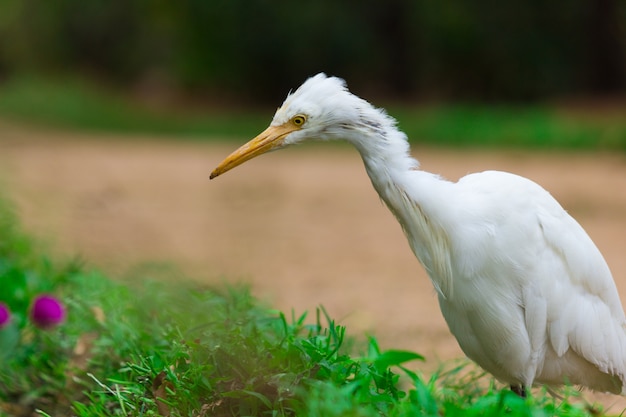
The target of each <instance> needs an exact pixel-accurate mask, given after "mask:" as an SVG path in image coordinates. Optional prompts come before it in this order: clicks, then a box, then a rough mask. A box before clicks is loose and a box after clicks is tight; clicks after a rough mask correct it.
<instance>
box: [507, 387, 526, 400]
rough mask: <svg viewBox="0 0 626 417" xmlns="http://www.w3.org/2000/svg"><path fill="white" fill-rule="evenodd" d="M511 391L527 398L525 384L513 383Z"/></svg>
mask: <svg viewBox="0 0 626 417" xmlns="http://www.w3.org/2000/svg"><path fill="white" fill-rule="evenodd" d="M511 391H513V392H514V393H516V394H517V395H519V396H520V397H522V398H526V395H527V392H526V387H525V386H523V385H511Z"/></svg>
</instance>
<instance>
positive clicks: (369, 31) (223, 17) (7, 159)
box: [0, 0, 626, 358]
mask: <svg viewBox="0 0 626 417" xmlns="http://www.w3.org/2000/svg"><path fill="white" fill-rule="evenodd" d="M319 71H324V72H326V73H328V74H331V75H337V76H340V77H342V78H345V79H346V80H347V82H348V86H349V87H350V89H351V90H352V91H353V92H355V93H356V94H358V95H360V96H362V97H364V98H365V99H367V100H368V101H370V102H372V103H374V104H375V105H377V106H381V107H386V108H387V110H388V112H389V113H390V114H391V115H392V116H394V117H397V118H398V120H399V125H400V127H401V129H402V130H404V131H406V132H407V134H408V135H409V137H410V138H411V140H412V141H413V145H414V146H413V148H414V150H415V151H414V152H415V153H416V155H417V156H418V157H419V159H420V160H421V162H422V166H423V167H424V168H425V169H427V170H430V171H435V172H438V173H441V174H443V175H444V176H446V177H448V178H451V179H456V178H458V177H460V176H462V175H464V174H466V173H468V172H472V171H480V170H486V169H502V170H506V171H512V172H516V173H519V174H521V175H525V176H528V177H530V178H531V179H533V180H536V181H537V182H539V183H540V184H542V185H544V186H545V187H546V188H547V189H548V190H549V191H550V192H552V193H553V194H554V195H555V196H556V197H557V198H558V199H559V201H560V202H561V203H562V204H563V205H564V206H565V208H566V209H568V210H569V211H570V212H571V213H572V214H573V215H574V216H575V217H576V218H577V219H578V220H579V221H580V222H581V223H582V224H583V226H584V227H585V228H586V229H587V230H588V231H589V233H590V234H591V236H592V238H593V239H594V240H595V241H596V242H597V243H598V246H599V247H600V249H601V250H602V251H603V253H604V254H605V256H606V258H607V261H608V262H609V264H610V265H611V268H613V272H614V274H615V276H616V279H617V277H619V280H618V287H620V291H621V294H622V296H624V295H626V259H625V258H624V256H623V252H624V251H623V248H624V246H625V245H626V242H625V241H624V230H626V1H624V0H550V1H543V0H509V1H505V2H496V1H485V0H440V1H424V0H388V1H384V2H383V1H374V0H358V1H357V0H346V1H336V0H301V1H298V2H293V1H286V0H273V1H270V0H179V1H165V0H153V1H146V0H87V1H85V0H55V1H44V0H0V185H1V188H2V191H4V192H6V193H7V194H8V195H9V198H10V199H11V200H12V201H14V202H15V204H16V207H17V209H18V210H19V213H20V216H21V218H22V219H23V221H24V223H25V226H26V227H27V229H28V230H29V231H31V232H32V233H34V234H36V235H37V236H39V237H43V238H44V239H46V240H48V241H49V242H50V243H51V246H52V247H53V249H54V250H56V251H57V252H60V253H62V254H64V255H67V256H72V254H79V255H80V256H83V257H84V258H85V259H86V260H87V261H88V262H90V263H95V264H96V265H98V266H99V267H102V268H108V269H111V270H114V271H116V273H118V276H126V277H129V278H134V277H136V276H137V273H138V267H137V265H140V267H139V269H142V268H143V270H144V271H146V270H147V271H148V272H149V274H157V275H158V274H164V271H166V272H167V271H171V269H169V267H168V265H177V266H180V267H181V268H182V269H183V271H184V272H185V273H186V274H189V275H191V276H193V277H197V278H200V279H204V280H207V281H213V282H214V281H219V280H226V281H231V280H244V281H246V282H250V283H251V284H252V286H253V290H254V292H255V294H258V295H261V296H263V297H264V298H267V299H269V300H270V301H271V302H272V303H273V305H275V306H276V307H278V308H282V309H285V310H286V311H289V310H290V309H291V308H295V309H296V311H298V312H300V311H303V310H309V311H314V309H315V307H316V306H317V305H319V304H323V305H325V306H326V307H327V309H328V311H329V312H330V314H331V316H334V317H339V318H344V319H345V320H344V321H343V322H342V324H348V325H349V326H351V327H350V328H351V329H353V330H352V331H358V330H359V329H366V330H372V331H375V332H376V334H377V335H379V336H380V340H381V341H382V343H383V344H384V345H385V346H393V347H395V348H403V347H404V348H408V349H412V350H417V351H420V352H422V353H424V354H426V355H427V357H435V358H437V357H438V358H448V357H455V356H461V355H462V354H461V353H460V351H459V350H458V347H457V346H456V343H455V342H454V340H453V339H452V337H451V336H450V334H449V332H448V330H447V328H446V326H445V324H444V323H443V319H442V318H441V316H440V314H439V313H438V308H437V305H436V299H435V297H434V295H433V292H432V288H431V286H430V283H429V282H428V279H427V277H426V276H425V274H424V272H423V270H422V268H421V267H420V266H419V265H418V263H417V261H416V260H415V259H414V257H413V256H412V254H411V253H410V250H409V248H408V245H407V244H406V242H405V239H404V237H403V235H402V231H401V230H400V227H399V226H398V225H397V224H396V222H395V220H394V219H393V217H392V216H391V215H390V214H389V213H388V212H387V211H386V210H385V208H384V207H382V206H381V204H380V202H379V200H378V198H377V196H376V194H375V192H374V190H372V188H371V185H370V184H369V181H368V180H367V178H366V175H365V173H364V171H363V168H362V166H361V165H362V164H361V161H360V160H359V158H358V155H357V153H356V152H355V151H354V150H352V149H345V148H344V147H342V146H330V145H327V144H324V146H322V145H320V147H315V146H303V147H301V148H297V149H293V150H289V151H285V153H283V152H280V155H274V154H272V155H267V156H263V157H262V158H259V159H258V160H254V161H251V162H249V163H248V164H246V165H244V166H242V167H240V168H238V169H237V170H234V171H233V172H229V173H228V174H227V175H225V176H224V177H220V178H219V179H217V180H215V181H212V182H211V183H209V181H208V176H209V173H210V171H211V169H212V168H213V167H214V166H215V165H216V164H217V163H218V162H219V161H220V160H221V159H222V158H223V157H224V156H226V155H227V154H228V153H229V152H230V151H232V150H233V149H234V148H235V147H237V146H238V145H240V144H241V143H243V142H244V141H246V140H247V139H250V138H251V137H252V136H253V135H255V134H256V133H258V132H260V131H262V130H263V129H264V128H265V127H266V125H267V124H268V122H269V121H270V119H271V116H272V114H273V112H274V109H275V108H276V106H278V105H280V103H281V102H282V100H283V99H284V97H285V95H286V94H287V92H288V91H289V90H290V89H295V88H297V87H298V86H299V85H300V84H301V83H302V82H303V81H304V79H306V78H307V77H308V76H311V75H313V74H315V73H317V72H319ZM141 265H143V266H145V268H144V267H143V266H141ZM146 265H147V266H146ZM168 273H169V272H168ZM172 274H174V275H176V274H177V273H175V272H172ZM176 277H178V275H176Z"/></svg>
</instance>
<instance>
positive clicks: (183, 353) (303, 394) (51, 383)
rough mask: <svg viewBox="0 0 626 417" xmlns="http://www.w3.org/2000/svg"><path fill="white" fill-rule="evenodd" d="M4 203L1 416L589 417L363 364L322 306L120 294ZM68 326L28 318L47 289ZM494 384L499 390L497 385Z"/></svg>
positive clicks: (142, 279)
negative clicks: (61, 258)
mask: <svg viewBox="0 0 626 417" xmlns="http://www.w3.org/2000/svg"><path fill="white" fill-rule="evenodd" d="M16 224H17V222H16V221H15V216H14V215H13V214H11V213H10V211H7V210H6V209H5V208H3V206H2V205H0V235H1V236H2V242H3V244H2V246H0V261H1V262H2V263H1V265H2V268H3V269H2V270H0V279H2V283H3V285H2V286H1V288H2V293H1V294H0V299H2V301H4V302H6V303H7V304H8V305H10V306H11V309H12V310H13V312H14V314H16V315H20V317H19V318H18V319H16V320H15V321H13V322H12V324H11V326H10V327H5V328H3V329H0V344H1V345H2V346H1V353H2V354H3V356H2V357H0V363H1V366H0V416H5V415H6V416H8V415H12V416H30V415H33V414H34V413H37V414H39V415H44V416H52V415H75V416H78V417H93V416H96V417H98V416H102V417H104V416H157V415H161V416H209V415H217V416H231V415H232V416H249V415H256V416H277V417H279V416H294V415H296V416H320V417H321V416H323V417H333V416H342V417H343V416H363V417H369V416H372V417H373V416H381V415H382V416H390V417H395V416H398V417H399V416H406V415H415V416H440V415H446V416H499V415H503V414H506V415H511V416H524V417H525V416H552V415H555V416H576V417H578V416H581V417H582V416H589V415H592V414H593V413H592V412H591V411H588V410H587V409H586V408H584V407H582V406H579V405H575V404H573V403H570V402H569V401H568V396H567V394H569V393H568V392H567V391H566V392H565V394H566V398H565V400H564V401H562V402H561V401H559V402H556V401H555V400H554V399H552V398H549V397H547V396H546V394H545V393H544V392H539V393H537V395H535V396H533V397H531V398H529V399H526V400H524V399H521V398H519V397H517V396H516V395H515V394H513V393H512V392H510V391H509V390H508V389H504V390H500V389H497V388H496V387H495V386H494V385H493V383H491V382H489V381H488V380H486V379H485V378H483V375H482V373H478V372H477V371H473V370H472V369H471V368H468V367H467V366H465V365H457V364H452V365H453V367H452V368H451V369H449V370H441V371H440V372H438V373H435V374H434V375H433V376H431V377H430V378H425V377H424V376H423V375H421V374H420V373H418V372H415V371H414V370H410V369H408V368H407V366H408V365H407V364H409V363H412V362H413V361H416V360H417V361H420V360H423V357H422V356H421V355H419V354H417V353H414V352H407V351H398V350H383V349H381V348H380V346H379V345H378V343H377V341H376V339H375V338H373V337H371V338H370V339H369V341H368V343H367V346H366V349H365V353H364V354H363V355H362V356H351V353H352V352H351V351H349V350H348V349H347V345H349V344H346V333H345V328H343V327H342V326H339V325H337V324H336V323H335V322H334V320H332V318H331V317H329V315H328V314H327V312H326V311H325V310H324V309H323V308H320V309H318V310H317V314H316V316H315V318H314V320H313V322H312V323H310V322H309V321H308V320H307V314H306V313H305V314H301V315H296V314H294V313H292V314H291V316H290V317H289V318H288V317H287V316H285V314H283V313H281V312H278V311H275V310H270V309H267V308H265V307H263V306H260V305H259V304H258V302H257V301H256V300H255V299H254V298H253V297H252V296H251V295H250V293H249V291H248V290H247V289H246V288H241V287H228V286H223V285H222V286H219V287H214V288H207V287H198V286H194V285H191V284H188V285H181V284H180V282H178V283H167V282H159V281H155V280H151V279H150V276H146V275H143V276H136V277H135V280H134V281H133V282H132V283H131V282H128V283H124V282H116V281H112V280H110V279H108V278H107V277H105V276H103V275H102V274H100V273H98V272H94V271H89V270H87V269H86V268H85V267H84V266H80V265H77V264H76V263H72V264H70V265H69V266H64V267H58V266H55V265H53V263H52V262H50V261H47V260H45V259H44V258H41V257H40V255H39V253H38V250H37V249H35V247H34V246H33V244H32V243H30V241H29V240H28V239H27V238H26V237H24V236H23V235H22V234H21V233H20V232H19V229H18V227H17V226H16ZM44 290H45V291H48V292H51V293H54V294H55V295H57V296H59V297H60V298H61V299H62V300H63V302H64V304H65V305H66V307H67V315H68V319H67V321H66V322H65V323H64V324H63V325H61V326H59V327H57V328H56V329H52V330H41V329H37V328H34V327H32V326H31V325H30V324H29V323H28V321H26V320H24V318H23V316H24V315H25V314H26V313H25V311H24V308H25V305H26V304H27V299H28V298H30V297H32V296H33V295H34V294H36V293H39V292H40V291H44ZM485 381H487V384H486V383H485Z"/></svg>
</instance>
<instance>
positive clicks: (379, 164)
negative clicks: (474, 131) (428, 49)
mask: <svg viewBox="0 0 626 417" xmlns="http://www.w3.org/2000/svg"><path fill="white" fill-rule="evenodd" d="M308 139H320V140H332V139H342V140H346V141H348V142H350V143H352V144H353V145H354V146H355V147H356V148H357V150H358V151H359V152H360V154H361V157H362V159H363V162H364V164H365V169H366V171H367V174H368V175H369V177H370V179H371V181H372V184H373V185H374V188H375V189H376V191H377V192H378V194H379V195H380V197H381V199H382V200H383V201H384V202H385V204H386V205H387V207H388V208H389V209H390V210H391V212H393V214H394V215H395V217H396V218H397V220H398V222H399V223H400V225H401V226H402V228H403V230H404V232H405V234H406V237H407V239H408V241H409V244H410V246H411V249H412V250H413V252H414V254H415V256H416V257H417V258H418V259H419V261H420V262H421V264H422V265H423V266H424V268H425V269H426V271H427V273H428V276H429V277H430V280H431V281H432V283H433V285H434V288H435V290H436V292H437V296H438V300H439V305H440V307H441V311H442V313H443V316H444V317H445V320H446V322H447V324H448V327H449V328H450V331H451V332H452V334H453V335H454V336H455V337H456V339H457V341H458V343H459V345H460V346H461V348H462V350H463V352H464V353H465V354H466V355H467V356H468V357H469V358H470V359H472V360H473V361H475V362H476V363H478V364H479V365H480V366H481V367H482V368H484V369H485V370H487V371H488V372H490V373H491V374H493V375H494V376H495V377H496V378H497V379H499V380H501V381H503V382H505V383H507V384H510V385H511V388H512V389H513V390H514V391H515V392H517V393H518V394H520V395H522V396H524V395H525V394H526V388H528V387H531V386H532V385H533V384H534V383H538V384H546V385H561V384H563V383H571V384H574V385H581V386H585V387H588V388H591V389H593V390H596V391H604V392H612V393H621V394H624V393H625V392H626V327H625V326H626V319H625V316H624V312H623V309H622V305H621V302H620V299H619V296H618V293H617V289H616V286H615V283H614V281H613V278H612V276H611V272H610V271H609V268H608V266H607V264H606V262H605V260H604V258H603V257H602V255H601V253H600V251H599V250H598V248H597V247H596V246H595V244H594V243H593V242H592V240H591V239H590V238H589V236H588V235H587V233H586V232H585V231H584V230H583V228H582V227H581V226H580V225H579V224H578V223H577V222H576V221H575V220H574V219H573V218H572V217H571V216H570V215H569V214H568V213H567V212H566V211H565V210H564V209H563V208H562V207H561V206H560V205H559V203H558V202H557V201H556V200H555V199H554V198H553V197H552V196H551V195H550V194H549V193H548V192H547V191H545V190H544V189H543V188H542V187H541V186H539V185H537V184H536V183H534V182H533V181H531V180H529V179H527V178H523V177H520V176H517V175H514V174H510V173H506V172H499V171H485V172H481V173H476V174H470V175H467V176H465V177H463V178H461V179H460V180H458V181H457V182H451V181H447V180H445V179H443V178H440V177H439V176H437V175H434V174H431V173H428V172H425V171H422V170H420V169H419V163H418V162H417V161H416V160H415V159H413V158H412V157H411V156H410V154H409V144H408V142H407V138H406V135H405V134H404V133H402V132H401V131H399V130H398V129H397V128H396V122H395V120H394V119H392V118H391V117H389V116H388V115H387V114H386V113H385V112H384V111H383V110H380V109H377V108H375V107H373V106H372V105H371V104H369V103H368V102H367V101H365V100H363V99H361V98H359V97H357V96H355V95H353V94H351V93H350V92H349V91H348V90H347V88H346V86H345V83H344V81H343V80H341V79H339V78H335V77H327V76H326V75H324V74H318V75H316V76H314V77H312V78H309V79H308V80H307V81H306V82H305V83H304V84H303V85H302V86H301V87H300V88H298V90H296V91H295V92H293V93H291V94H289V95H288V97H287V99H286V100H285V102H284V103H283V105H282V106H281V107H280V108H279V109H278V110H277V111H276V114H275V115H274V118H273V120H272V122H271V124H270V126H269V127H268V128H267V129H266V130H265V131H264V132H263V133H261V134H260V135H258V136H257V137H256V138H254V139H252V140H251V141H250V142H248V143H247V144H245V145H243V146H242V147H240V148H239V149H237V150H236V151H234V152H233V153H232V154H231V155H230V156H228V157H227V158H226V159H225V160H224V161H223V162H222V163H221V164H220V165H219V166H218V167H217V168H215V170H214V171H213V172H212V173H211V178H214V177H217V176H218V175H220V174H223V173H224V172H226V171H228V170H230V169H232V168H234V167H236V166H237V165H239V164H241V163H243V162H245V161H247V160H249V159H251V158H254V157H256V156H258V155H261V154H263V153H265V152H268V151H272V150H276V149H279V148H283V147H285V146H287V145H292V144H297V143H300V142H303V141H305V140H308Z"/></svg>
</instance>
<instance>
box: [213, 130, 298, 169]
mask: <svg viewBox="0 0 626 417" xmlns="http://www.w3.org/2000/svg"><path fill="white" fill-rule="evenodd" d="M298 129H299V127H298V126H295V125H293V124H292V123H289V122H287V123H285V124H282V125H280V126H270V127H268V128H267V129H265V130H264V131H263V132H262V133H261V134H260V135H258V136H257V137H256V138H254V139H252V140H251V141H250V142H248V143H246V144H245V145H243V146H241V147H240V148H239V149H237V150H236V151H235V152H233V153H231V154H230V155H228V156H227V157H226V159H224V160H223V161H222V162H221V163H220V164H219V165H218V166H217V168H215V169H214V170H213V172H211V176H210V178H211V179H213V178H215V177H217V176H218V175H221V174H223V173H225V172H226V171H230V170H231V169H233V168H235V167H236V166H238V165H241V164H243V163H244V162H246V161H248V160H250V159H252V158H254V157H256V156H259V155H261V154H264V153H266V152H269V151H271V150H272V149H275V148H277V147H279V146H280V145H282V143H283V141H284V139H285V136H287V135H288V134H290V133H291V132H293V131H295V130H298Z"/></svg>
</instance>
